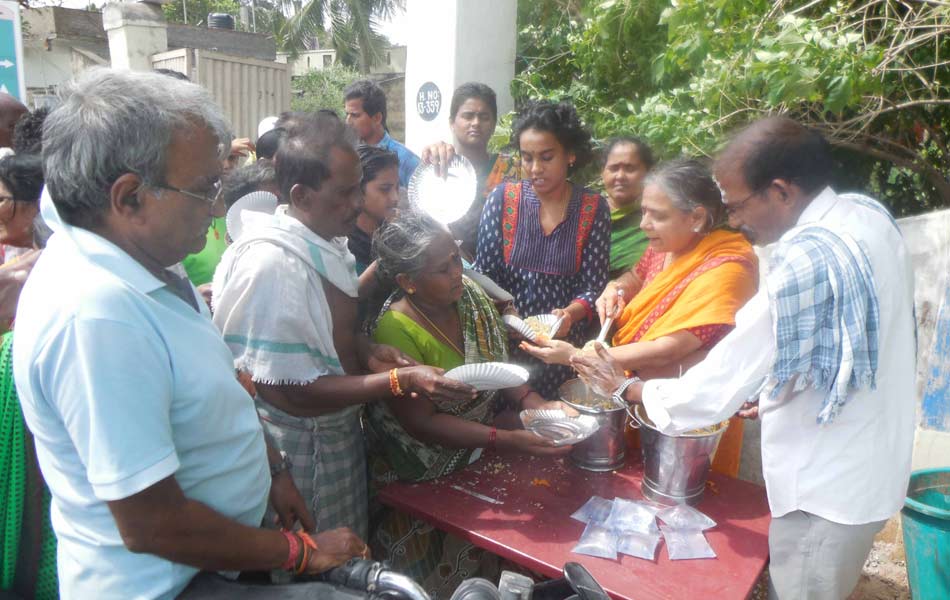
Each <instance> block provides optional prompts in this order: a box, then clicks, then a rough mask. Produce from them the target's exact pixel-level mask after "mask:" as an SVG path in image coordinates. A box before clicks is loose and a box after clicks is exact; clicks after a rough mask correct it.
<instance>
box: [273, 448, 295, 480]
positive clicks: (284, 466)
mask: <svg viewBox="0 0 950 600" xmlns="http://www.w3.org/2000/svg"><path fill="white" fill-rule="evenodd" d="M292 466H294V463H293V462H292V461H291V460H290V456H288V455H287V453H286V452H284V451H283V450H281V451H280V462H276V463H271V465H270V476H271V477H276V476H277V475H279V474H280V473H283V472H284V471H289V470H290V467H292Z"/></svg>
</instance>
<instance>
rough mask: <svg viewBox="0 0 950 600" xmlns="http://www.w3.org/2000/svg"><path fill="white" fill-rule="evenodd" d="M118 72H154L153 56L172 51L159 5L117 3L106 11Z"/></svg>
mask: <svg viewBox="0 0 950 600" xmlns="http://www.w3.org/2000/svg"><path fill="white" fill-rule="evenodd" d="M102 26H103V28H104V29H105V30H106V34H107V35H108V36H109V56H110V58H111V59H112V67H113V68H114V69H128V70H133V71H150V70H151V69H152V55H153V54H158V53H159V52H165V51H167V50H168V32H167V28H166V23H165V15H164V14H162V7H161V5H160V4H158V3H148V4H146V3H144V2H114V3H111V4H106V5H105V6H104V7H103V8H102Z"/></svg>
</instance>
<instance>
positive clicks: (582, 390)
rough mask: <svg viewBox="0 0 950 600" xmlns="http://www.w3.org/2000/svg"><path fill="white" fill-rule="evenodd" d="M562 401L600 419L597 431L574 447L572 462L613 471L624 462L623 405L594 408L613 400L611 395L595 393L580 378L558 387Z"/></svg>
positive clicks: (592, 469) (580, 411)
mask: <svg viewBox="0 0 950 600" xmlns="http://www.w3.org/2000/svg"><path fill="white" fill-rule="evenodd" d="M558 397H559V398H560V399H561V401H563V402H565V403H566V404H568V405H570V406H572V407H573V408H575V409H576V410H577V411H578V412H579V413H581V414H583V415H590V416H592V417H594V418H595V419H597V423H598V425H599V427H598V429H597V431H596V432H595V433H594V434H593V435H591V436H590V437H589V438H587V439H586V440H584V441H583V442H580V443H579V444H575V445H574V448H573V449H572V450H571V454H570V458H571V462H573V463H574V464H575V465H577V466H578V467H580V468H582V469H586V470H588V471H613V470H615V469H619V468H620V467H622V466H623V464H624V459H625V457H626V452H625V450H626V443H625V440H624V437H623V429H624V423H625V422H626V417H627V413H626V412H625V411H624V409H623V408H606V409H605V408H592V405H595V404H598V403H602V404H604V405H609V404H610V399H609V398H606V397H604V396H600V395H598V394H595V393H594V392H593V391H592V390H590V389H589V388H588V387H587V384H585V383H584V382H583V381H581V380H580V379H571V380H569V381H565V382H564V383H563V384H562V385H561V387H559V388H558Z"/></svg>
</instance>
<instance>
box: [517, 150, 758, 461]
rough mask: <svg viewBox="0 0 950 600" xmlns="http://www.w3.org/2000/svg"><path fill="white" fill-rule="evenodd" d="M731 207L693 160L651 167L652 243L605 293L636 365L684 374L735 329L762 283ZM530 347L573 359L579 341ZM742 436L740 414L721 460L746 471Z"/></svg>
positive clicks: (648, 373)
mask: <svg viewBox="0 0 950 600" xmlns="http://www.w3.org/2000/svg"><path fill="white" fill-rule="evenodd" d="M723 212H724V211H723V206H722V197H721V195H720V193H719V189H718V187H717V186H716V184H715V182H714V181H713V180H712V177H711V176H710V175H709V173H708V171H707V170H706V169H705V168H704V167H703V166H702V165H700V164H699V163H697V162H695V161H684V160H681V161H674V162H670V163H667V164H665V165H662V166H660V167H659V168H658V169H656V170H655V171H654V172H652V173H651V174H650V176H649V177H648V179H647V181H646V185H645V188H644V192H643V220H642V222H641V228H642V229H643V231H644V232H645V233H646V235H647V237H648V239H649V240H650V246H649V248H648V249H647V251H646V252H645V253H644V255H643V257H642V258H641V259H640V262H638V263H637V265H636V266H635V267H634V268H632V269H631V270H630V271H628V272H626V273H624V274H623V275H621V276H620V277H619V278H618V279H616V280H614V281H611V282H610V283H609V284H608V285H607V289H606V290H605V291H604V293H603V294H602V295H601V297H600V298H599V299H598V301H597V309H598V313H599V314H600V317H601V321H604V320H605V319H606V318H608V317H613V318H614V319H615V322H616V331H615V333H614V335H613V338H612V340H611V341H612V347H611V348H610V349H609V352H610V354H611V355H612V356H613V357H614V358H615V359H616V360H617V361H618V362H619V363H620V365H622V366H623V367H624V369H626V370H627V371H628V372H630V373H632V374H636V375H637V376H639V377H641V378H643V379H651V378H655V377H676V376H677V375H679V374H680V373H681V372H683V371H685V370H686V369H688V368H689V367H690V366H692V365H694V364H696V363H697V362H699V361H700V360H702V358H703V357H704V356H705V355H706V353H707V352H708V351H709V350H710V349H711V348H712V347H713V346H714V345H715V344H716V343H717V342H718V341H719V340H721V339H722V338H723V337H725V336H726V335H727V334H728V333H729V332H730V331H731V330H732V328H733V327H734V326H735V314H736V312H737V311H738V310H739V309H740V308H741V307H742V305H743V304H745V303H746V301H748V299H749V298H751V297H752V295H753V294H754V293H755V288H756V281H757V262H756V257H755V254H754V252H753V250H752V245H751V244H750V243H749V242H748V241H747V240H746V239H745V238H744V237H743V236H742V235H741V234H739V233H735V232H732V231H729V230H726V229H722V228H718V227H717V225H718V224H719V223H720V222H721V221H722V218H723V216H724V215H723ZM625 300H626V302H625ZM522 347H523V348H524V349H525V350H526V351H527V352H529V353H530V354H532V355H534V356H536V357H538V358H540V359H542V360H544V361H545V362H550V363H557V364H569V362H570V357H571V356H573V354H574V353H576V352H579V351H581V350H578V349H577V348H575V347H574V346H571V345H570V344H568V343H566V342H563V341H559V340H554V341H551V342H548V343H547V345H545V346H533V345H530V344H527V343H525V344H523V346H522ZM628 442H629V443H630V444H631V445H633V446H635V447H636V446H638V445H639V438H638V436H637V435H636V432H635V431H629V432H628ZM741 446H742V421H741V420H740V419H738V418H734V419H732V421H731V422H730V426H729V428H728V430H727V432H726V434H725V435H724V436H723V439H722V441H721V442H720V446H719V450H718V452H717V455H716V459H715V461H714V463H713V468H714V470H716V471H718V472H721V473H725V474H728V475H732V476H735V475H736V474H738V470H739V457H740V453H741Z"/></svg>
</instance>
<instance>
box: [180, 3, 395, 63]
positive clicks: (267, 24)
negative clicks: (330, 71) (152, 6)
mask: <svg viewBox="0 0 950 600" xmlns="http://www.w3.org/2000/svg"><path fill="white" fill-rule="evenodd" d="M183 2H187V11H188V19H187V23H188V24H190V25H197V24H199V23H202V22H204V21H205V20H206V19H207V16H208V14H209V13H212V12H223V13H228V14H231V15H232V16H234V17H235V19H237V18H238V16H239V14H240V10H241V6H242V5H243V6H245V7H247V8H248V9H249V10H253V19H252V20H251V23H254V30H255V31H256V32H258V33H263V34H266V35H269V36H270V37H272V38H273V39H274V43H275V44H276V46H277V50H278V51H281V52H288V53H290V55H291V57H294V58H296V56H297V54H298V53H299V52H301V51H303V50H308V49H315V48H333V49H334V50H336V56H337V61H338V62H340V63H342V64H344V65H347V66H352V67H357V68H359V69H360V70H361V71H362V72H363V73H368V72H369V70H370V68H372V66H373V65H375V64H378V63H379V62H381V60H382V57H383V56H384V55H385V50H386V48H387V47H388V46H389V40H387V39H386V37H385V36H383V35H381V34H380V33H379V31H378V30H379V23H380V22H381V21H383V20H386V19H389V18H392V17H393V15H394V14H395V13H396V11H400V10H405V7H406V1H405V0H309V1H308V2H304V1H303V0H254V2H253V7H252V2H251V0H173V2H171V3H170V4H165V5H164V6H163V7H162V10H163V11H164V12H165V18H166V19H168V20H169V21H170V22H173V23H185V22H186V20H185V18H184V16H185V15H184V13H185V7H184V5H183ZM251 23H243V22H238V23H237V27H238V29H241V30H243V31H250V30H251Z"/></svg>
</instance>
